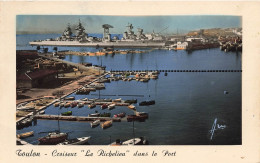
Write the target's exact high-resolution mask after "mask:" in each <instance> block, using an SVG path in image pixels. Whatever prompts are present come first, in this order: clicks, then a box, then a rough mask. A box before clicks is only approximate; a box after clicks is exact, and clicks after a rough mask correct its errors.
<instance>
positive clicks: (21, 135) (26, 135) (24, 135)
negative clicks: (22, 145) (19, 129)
mask: <svg viewBox="0 0 260 163" xmlns="http://www.w3.org/2000/svg"><path fill="white" fill-rule="evenodd" d="M33 134H34V132H33V131H30V132H25V133H22V134H18V135H17V138H20V139H22V138H27V137H29V136H33Z"/></svg>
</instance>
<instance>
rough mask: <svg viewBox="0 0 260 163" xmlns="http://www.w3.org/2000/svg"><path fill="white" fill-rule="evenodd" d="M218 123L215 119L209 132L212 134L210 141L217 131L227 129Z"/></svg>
mask: <svg viewBox="0 0 260 163" xmlns="http://www.w3.org/2000/svg"><path fill="white" fill-rule="evenodd" d="M217 121H218V119H217V118H215V120H214V123H213V125H212V128H211V130H209V132H210V133H211V137H210V140H212V138H213V135H214V132H215V131H216V130H223V129H225V128H226V127H227V126H226V125H220V124H218V123H217Z"/></svg>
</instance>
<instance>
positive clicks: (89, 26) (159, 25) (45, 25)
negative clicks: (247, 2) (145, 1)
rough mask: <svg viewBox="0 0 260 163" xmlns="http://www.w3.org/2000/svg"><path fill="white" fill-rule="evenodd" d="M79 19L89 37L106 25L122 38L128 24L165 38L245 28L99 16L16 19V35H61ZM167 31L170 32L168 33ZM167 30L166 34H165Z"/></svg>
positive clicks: (204, 19)
mask: <svg viewBox="0 0 260 163" xmlns="http://www.w3.org/2000/svg"><path fill="white" fill-rule="evenodd" d="M79 19H80V21H81V23H82V25H83V26H84V27H85V29H86V32H87V33H102V32H103V28H102V25H103V24H110V25H112V26H113V27H114V28H112V29H110V33H115V34H120V33H123V32H125V31H126V25H127V24H128V23H131V24H133V26H134V29H133V30H134V32H135V33H136V32H137V28H142V29H144V33H151V32H153V30H154V31H155V32H161V33H162V34H174V33H177V32H178V33H186V32H188V31H192V30H198V29H209V28H233V27H242V18H241V17H240V16H222V15H216V16H213V15H212V16H208V15H203V16H200V15H194V16H97V15H17V16H16V32H17V34H20V33H23V32H26V33H31V34H38V33H62V32H63V31H64V30H65V28H66V27H67V25H68V23H70V25H71V27H72V28H75V26H76V25H77V24H78V22H79ZM165 28H167V29H165ZM164 29H165V30H164Z"/></svg>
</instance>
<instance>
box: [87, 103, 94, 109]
mask: <svg viewBox="0 0 260 163" xmlns="http://www.w3.org/2000/svg"><path fill="white" fill-rule="evenodd" d="M88 107H89V108H90V109H92V108H94V107H96V104H95V103H92V104H89V105H88Z"/></svg>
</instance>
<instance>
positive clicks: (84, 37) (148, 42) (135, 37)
mask: <svg viewBox="0 0 260 163" xmlns="http://www.w3.org/2000/svg"><path fill="white" fill-rule="evenodd" d="M126 27H127V29H126V31H125V32H124V33H123V37H122V39H121V40H119V38H118V37H117V36H114V37H113V38H111V34H110V33H109V29H110V28H113V26H112V25H109V24H103V25H102V28H103V29H104V32H103V37H102V38H97V37H91V36H88V34H87V32H86V30H85V28H84V27H83V25H82V24H81V22H80V20H79V24H78V25H77V26H76V28H75V30H76V34H75V35H73V33H72V29H71V27H70V24H68V26H67V27H66V29H65V30H64V32H63V34H62V36H61V37H58V38H56V39H47V40H43V41H42V40H40V41H34V42H29V44H30V45H32V46H39V45H40V46H86V47H110V46H113V47H164V46H165V42H164V41H162V42H158V41H154V40H153V39H149V38H148V37H146V35H145V34H144V33H143V29H142V28H138V29H137V30H138V31H137V34H135V33H134V31H133V28H134V26H133V25H132V24H130V23H128V25H127V26H126Z"/></svg>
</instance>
